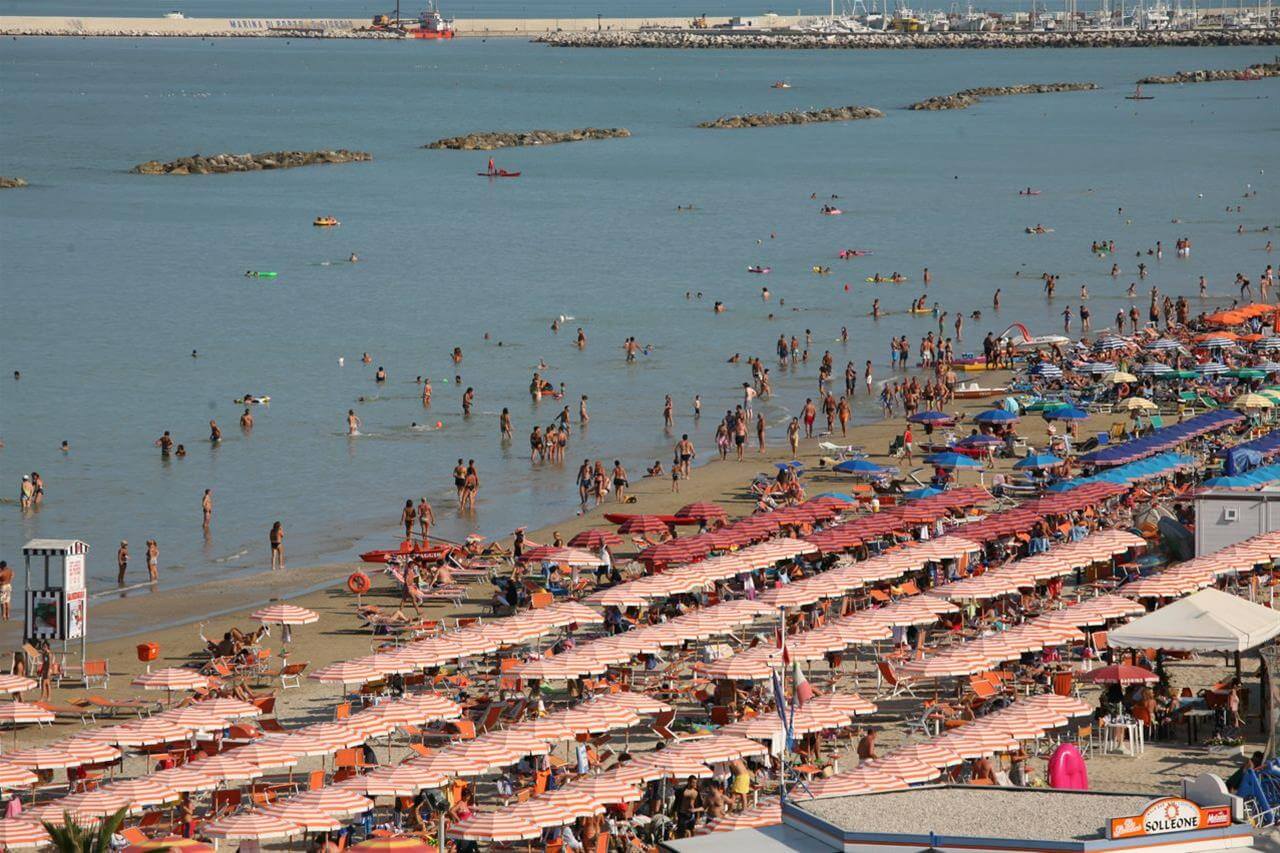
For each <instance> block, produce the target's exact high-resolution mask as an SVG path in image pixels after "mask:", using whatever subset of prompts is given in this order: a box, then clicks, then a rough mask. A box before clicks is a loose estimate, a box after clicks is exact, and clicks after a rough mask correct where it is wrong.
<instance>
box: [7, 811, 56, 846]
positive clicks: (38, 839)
mask: <svg viewBox="0 0 1280 853" xmlns="http://www.w3.org/2000/svg"><path fill="white" fill-rule="evenodd" d="M48 843H49V833H47V832H45V829H44V827H43V826H41V825H40V824H38V823H33V822H31V821H27V820H18V819H16V818H14V819H8V820H0V847H3V848H5V849H6V850H16V849H18V848H21V847H43V846H45V845H46V844H48Z"/></svg>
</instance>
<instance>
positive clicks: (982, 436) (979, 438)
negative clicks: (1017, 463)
mask: <svg viewBox="0 0 1280 853" xmlns="http://www.w3.org/2000/svg"><path fill="white" fill-rule="evenodd" d="M997 444H1004V441H1003V440H1001V439H999V438H996V437H995V436H994V435H991V434H990V433H985V432H980V433H978V434H977V435H970V436H966V437H965V438H962V439H960V440H959V441H957V442H956V446H957V447H994V446H995V445H997Z"/></svg>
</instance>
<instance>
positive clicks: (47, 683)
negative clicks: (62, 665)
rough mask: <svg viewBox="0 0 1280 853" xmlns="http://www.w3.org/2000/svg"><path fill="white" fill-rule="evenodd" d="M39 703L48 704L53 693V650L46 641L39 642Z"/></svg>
mask: <svg viewBox="0 0 1280 853" xmlns="http://www.w3.org/2000/svg"><path fill="white" fill-rule="evenodd" d="M39 672H40V701H41V702H48V701H49V697H50V695H51V694H52V692H53V649H51V648H50V647H49V641H48V640H41V641H40V662H39Z"/></svg>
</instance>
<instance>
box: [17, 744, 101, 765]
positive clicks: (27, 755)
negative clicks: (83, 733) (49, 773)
mask: <svg viewBox="0 0 1280 853" xmlns="http://www.w3.org/2000/svg"><path fill="white" fill-rule="evenodd" d="M3 759H4V760H5V761H6V762H8V763H9V764H16V765H17V766H19V767H25V768H27V769H28V770H64V769H66V768H68V767H79V766H81V765H83V764H85V763H86V762H85V761H84V760H82V759H80V758H77V757H76V756H74V755H72V754H71V753H69V752H67V751H65V750H61V749H53V748H51V747H39V746H38V747H32V748H30V749H20V750H18V751H17V752H6V753H5V754H4V756H3Z"/></svg>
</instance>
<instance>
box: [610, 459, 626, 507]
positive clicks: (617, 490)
mask: <svg viewBox="0 0 1280 853" xmlns="http://www.w3.org/2000/svg"><path fill="white" fill-rule="evenodd" d="M628 485H629V483H628V482H627V469H626V468H623V467H622V462H621V461H620V460H617V459H615V460H613V498H614V500H616V501H619V502H621V501H625V500H626V499H627V486H628Z"/></svg>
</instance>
